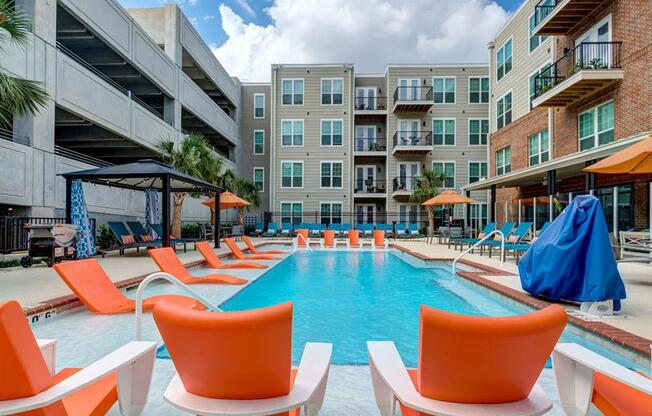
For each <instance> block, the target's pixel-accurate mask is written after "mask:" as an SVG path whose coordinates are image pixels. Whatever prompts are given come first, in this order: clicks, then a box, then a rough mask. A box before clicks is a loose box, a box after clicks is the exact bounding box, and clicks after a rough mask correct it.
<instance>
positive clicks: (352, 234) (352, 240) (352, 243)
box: [347, 230, 360, 248]
mask: <svg viewBox="0 0 652 416" xmlns="http://www.w3.org/2000/svg"><path fill="white" fill-rule="evenodd" d="M347 245H348V246H349V248H351V247H356V248H359V247H360V231H359V230H349V241H348V242H347Z"/></svg>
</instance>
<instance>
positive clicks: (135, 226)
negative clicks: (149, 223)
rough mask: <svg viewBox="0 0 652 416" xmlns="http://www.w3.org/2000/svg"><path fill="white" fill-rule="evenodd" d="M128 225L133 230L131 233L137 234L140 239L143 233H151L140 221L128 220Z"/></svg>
mask: <svg viewBox="0 0 652 416" xmlns="http://www.w3.org/2000/svg"><path fill="white" fill-rule="evenodd" d="M127 226H128V227H129V229H130V230H131V233H132V234H133V235H135V236H136V238H137V239H138V240H140V236H141V235H149V233H148V232H147V230H146V229H145V227H143V224H141V223H140V221H127ZM154 232H156V230H154ZM157 234H158V233H157Z"/></svg>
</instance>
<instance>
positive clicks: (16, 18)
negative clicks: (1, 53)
mask: <svg viewBox="0 0 652 416" xmlns="http://www.w3.org/2000/svg"><path fill="white" fill-rule="evenodd" d="M0 29H4V30H2V31H0V50H4V47H3V46H2V44H3V43H7V42H8V43H11V44H14V45H18V46H21V47H25V46H26V45H27V44H28V42H29V32H30V29H31V21H30V18H29V16H28V15H27V13H25V12H24V11H23V10H22V9H20V8H18V7H16V5H15V4H14V2H13V1H9V0H0Z"/></svg>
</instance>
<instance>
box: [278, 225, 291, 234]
mask: <svg viewBox="0 0 652 416" xmlns="http://www.w3.org/2000/svg"><path fill="white" fill-rule="evenodd" d="M291 233H292V224H290V223H287V222H284V223H283V224H281V233H280V235H281V237H290V234H291Z"/></svg>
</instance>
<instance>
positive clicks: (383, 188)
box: [353, 178, 387, 195]
mask: <svg viewBox="0 0 652 416" xmlns="http://www.w3.org/2000/svg"><path fill="white" fill-rule="evenodd" d="M386 192H387V185H386V181H385V179H365V178H356V179H355V181H354V182H353V193H355V194H358V195H360V194H384V193H386Z"/></svg>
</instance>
